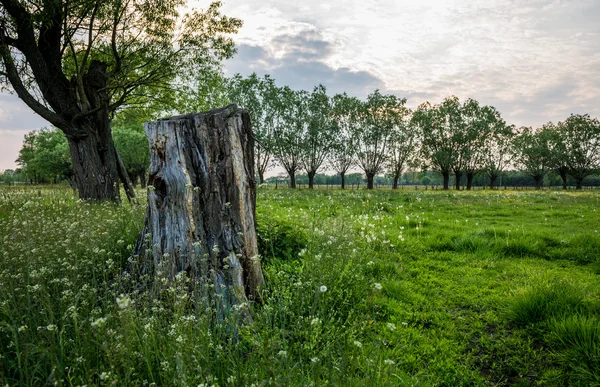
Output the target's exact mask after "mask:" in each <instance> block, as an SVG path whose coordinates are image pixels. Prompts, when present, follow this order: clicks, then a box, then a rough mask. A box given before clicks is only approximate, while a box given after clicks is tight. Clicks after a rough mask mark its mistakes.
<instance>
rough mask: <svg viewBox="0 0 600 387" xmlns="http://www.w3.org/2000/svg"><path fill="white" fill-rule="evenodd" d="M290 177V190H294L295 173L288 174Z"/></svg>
mask: <svg viewBox="0 0 600 387" xmlns="http://www.w3.org/2000/svg"><path fill="white" fill-rule="evenodd" d="M288 175H289V176H290V188H292V189H296V172H295V171H294V172H288Z"/></svg>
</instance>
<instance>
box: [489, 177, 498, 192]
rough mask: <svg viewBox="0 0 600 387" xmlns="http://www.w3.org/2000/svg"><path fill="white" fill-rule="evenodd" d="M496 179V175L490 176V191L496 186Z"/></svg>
mask: <svg viewBox="0 0 600 387" xmlns="http://www.w3.org/2000/svg"><path fill="white" fill-rule="evenodd" d="M497 178H498V176H497V175H490V189H494V186H495V185H496V179H497Z"/></svg>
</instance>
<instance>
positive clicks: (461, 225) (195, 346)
mask: <svg viewBox="0 0 600 387" xmlns="http://www.w3.org/2000/svg"><path fill="white" fill-rule="evenodd" d="M599 209H600V193H598V192H593V191H588V192H577V193H576V192H568V193H566V192H532V191H528V192H527V191H526V192H523V191H518V192H513V191H497V192H491V191H477V192H472V193H471V192H453V191H450V192H441V191H425V192H424V191H416V192H415V191H411V192H392V191H389V190H381V191H374V192H368V191H366V190H347V191H340V190H329V191H327V190H315V191H309V190H299V191H290V190H284V189H279V190H273V189H269V190H260V191H259V194H258V205H257V218H258V234H259V246H260V250H261V255H262V259H263V267H264V271H265V275H266V279H267V286H266V289H264V303H263V304H262V305H250V306H249V312H250V313H251V314H252V321H251V322H248V323H245V324H242V325H241V326H239V328H236V331H235V332H234V333H233V334H232V326H235V325H236V324H228V323H227V322H224V323H215V322H214V321H212V320H211V318H210V317H209V316H210V310H209V311H208V313H207V310H206V308H205V307H201V306H200V305H202V303H201V302H200V301H198V298H197V295H196V294H195V293H194V292H192V293H191V294H190V293H189V292H188V291H187V289H188V288H189V279H187V278H185V277H184V276H181V277H179V278H178V280H177V282H176V283H174V284H170V283H165V284H159V285H160V286H156V287H155V288H154V289H153V290H152V292H144V291H139V290H138V291H135V292H132V293H125V291H124V289H126V288H127V287H126V286H124V283H126V282H127V281H128V279H127V278H126V276H122V275H121V273H122V268H123V267H124V266H125V265H126V262H127V260H128V259H129V251H130V249H131V245H132V244H134V243H135V240H136V238H137V233H138V232H139V230H140V229H141V225H142V221H143V214H144V208H143V206H135V205H134V206H132V205H129V204H123V205H121V206H114V205H110V204H88V203H82V202H80V201H78V200H75V199H74V198H73V197H72V194H71V192H70V191H68V190H63V189H60V188H57V189H46V188H44V189H39V190H38V189H33V190H4V191H0V254H1V255H0V383H1V384H8V385H24V386H28V385H31V386H34V385H46V384H55V385H65V386H71V385H73V386H77V385H88V386H90V385H148V386H149V385H178V386H198V385H206V386H210V385H219V386H250V385H254V386H268V385H343V386H353V385H356V386H362V385H369V384H371V385H377V386H379V385H390V386H397V385H407V386H413V385H419V386H457V385H465V386H484V385H498V386H502V385H526V386H529V385H557V386H559V385H560V386H562V385H599V383H600V371H598V370H599V369H600V366H599V359H600V357H599V352H600V331H599V328H598V326H600V325H599V322H600V282H599V277H598V274H599V269H600V261H599V259H600V258H599V255H600V253H599V252H600V234H599V232H600V214H599V213H598V210H599ZM232 318H235V316H232Z"/></svg>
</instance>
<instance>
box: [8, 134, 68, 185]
mask: <svg viewBox="0 0 600 387" xmlns="http://www.w3.org/2000/svg"><path fill="white" fill-rule="evenodd" d="M17 164H19V165H20V166H21V169H22V171H23V173H25V175H26V176H27V177H28V178H29V179H30V180H31V181H33V182H35V183H45V182H54V183H56V182H57V181H60V180H65V179H70V178H71V175H72V172H71V155H70V152H69V145H68V144H67V139H66V137H65V135H64V134H63V133H62V132H60V131H59V130H57V129H55V128H42V129H40V130H34V131H33V132H30V133H28V134H27V135H26V136H25V140H24V141H23V146H22V148H21V150H20V151H19V158H18V159H17Z"/></svg>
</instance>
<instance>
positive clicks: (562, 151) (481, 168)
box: [228, 74, 600, 189]
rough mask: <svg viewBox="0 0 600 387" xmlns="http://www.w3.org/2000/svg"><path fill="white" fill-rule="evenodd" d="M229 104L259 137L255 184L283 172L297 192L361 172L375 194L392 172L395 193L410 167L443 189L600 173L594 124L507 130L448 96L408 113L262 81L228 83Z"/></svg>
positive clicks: (587, 120)
mask: <svg viewBox="0 0 600 387" xmlns="http://www.w3.org/2000/svg"><path fill="white" fill-rule="evenodd" d="M228 94H229V98H230V100H232V101H233V102H235V103H237V104H238V105H240V106H242V107H244V108H246V109H248V110H249V111H250V114H251V116H252V122H253V126H254V132H255V136H256V149H255V161H256V167H257V168H256V169H257V171H258V174H259V179H260V181H261V183H262V182H263V181H264V176H265V173H266V171H267V170H268V169H269V168H270V167H272V166H273V165H275V164H279V165H281V166H282V167H283V168H284V169H285V170H286V172H287V173H288V175H289V180H290V186H291V187H292V188H295V186H296V184H295V176H296V173H297V172H299V171H305V172H306V174H307V175H308V180H309V187H312V186H313V180H314V176H315V174H316V173H317V172H318V171H319V170H320V169H322V168H325V167H326V168H328V169H332V170H334V171H335V172H337V173H338V174H340V176H341V177H342V188H343V187H344V175H345V174H346V173H347V172H348V171H349V170H350V169H352V168H354V167H358V168H360V169H361V170H362V171H363V172H364V174H365V175H366V177H367V187H368V188H373V180H374V177H375V176H376V175H377V174H379V173H382V172H388V173H389V174H390V175H392V176H393V177H394V184H393V187H394V188H397V187H398V181H399V179H400V177H401V176H402V172H403V170H404V168H405V167H406V166H409V165H411V166H414V167H425V168H429V169H433V170H437V171H438V172H440V173H441V175H442V176H443V182H444V188H445V189H448V184H449V180H450V176H451V175H454V176H455V177H456V182H457V184H460V183H459V182H460V180H461V177H462V176H463V175H466V177H467V189H471V186H472V182H473V178H474V176H476V175H477V174H485V175H487V176H488V177H489V178H490V182H491V183H490V186H491V187H493V186H495V185H496V180H497V178H498V177H499V176H500V175H501V173H502V172H503V171H504V170H506V169H507V168H509V167H516V168H522V169H524V170H525V171H527V172H528V173H529V174H530V175H531V176H532V177H533V179H534V180H535V182H536V185H537V186H538V187H540V186H541V184H542V180H543V177H544V175H545V174H546V173H547V172H548V171H550V170H555V171H557V172H558V173H559V174H560V175H561V177H562V178H563V183H564V186H566V181H567V177H568V176H571V177H572V178H573V179H574V180H575V181H576V184H577V187H578V188H580V187H581V182H582V181H583V179H584V178H585V177H586V176H588V175H590V174H592V173H594V171H596V170H598V169H599V168H600V122H599V121H598V120H597V119H595V118H591V117H590V116H589V115H572V116H570V117H569V118H567V119H566V120H565V121H563V122H559V123H558V124H552V123H549V124H547V125H544V126H543V127H542V128H539V129H536V130H534V129H532V128H529V127H522V128H519V129H516V128H515V127H514V126H513V125H508V124H507V123H506V122H505V121H504V120H503V119H502V117H501V115H500V113H499V112H498V111H497V110H496V109H495V108H494V107H492V106H484V105H480V104H479V103H478V102H477V101H476V100H474V99H468V100H466V101H464V102H461V101H460V100H459V99H458V98H457V97H455V96H452V97H448V98H446V99H444V101H442V102H441V103H440V104H437V105H432V104H430V103H429V102H427V103H424V104H421V105H420V106H419V107H418V108H417V109H416V110H414V111H411V109H409V108H407V107H406V99H401V98H398V97H396V96H395V95H385V94H382V93H380V92H379V91H377V90H376V91H375V92H373V93H372V94H370V95H369V96H368V97H367V98H366V100H364V101H362V100H360V99H358V98H355V97H350V96H348V95H347V94H345V93H344V94H337V95H335V96H333V97H329V96H328V95H327V91H326V89H325V87H324V86H322V85H319V86H317V87H315V88H314V90H313V91H312V93H310V92H307V91H304V90H292V89H290V88H289V87H287V86H285V87H278V86H277V85H276V84H275V81H274V80H273V79H272V78H271V77H269V76H265V77H263V78H260V77H258V76H256V74H252V75H251V76H249V77H247V78H243V77H241V76H239V75H238V76H235V77H233V78H232V79H231V80H230V82H229V84H228Z"/></svg>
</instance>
